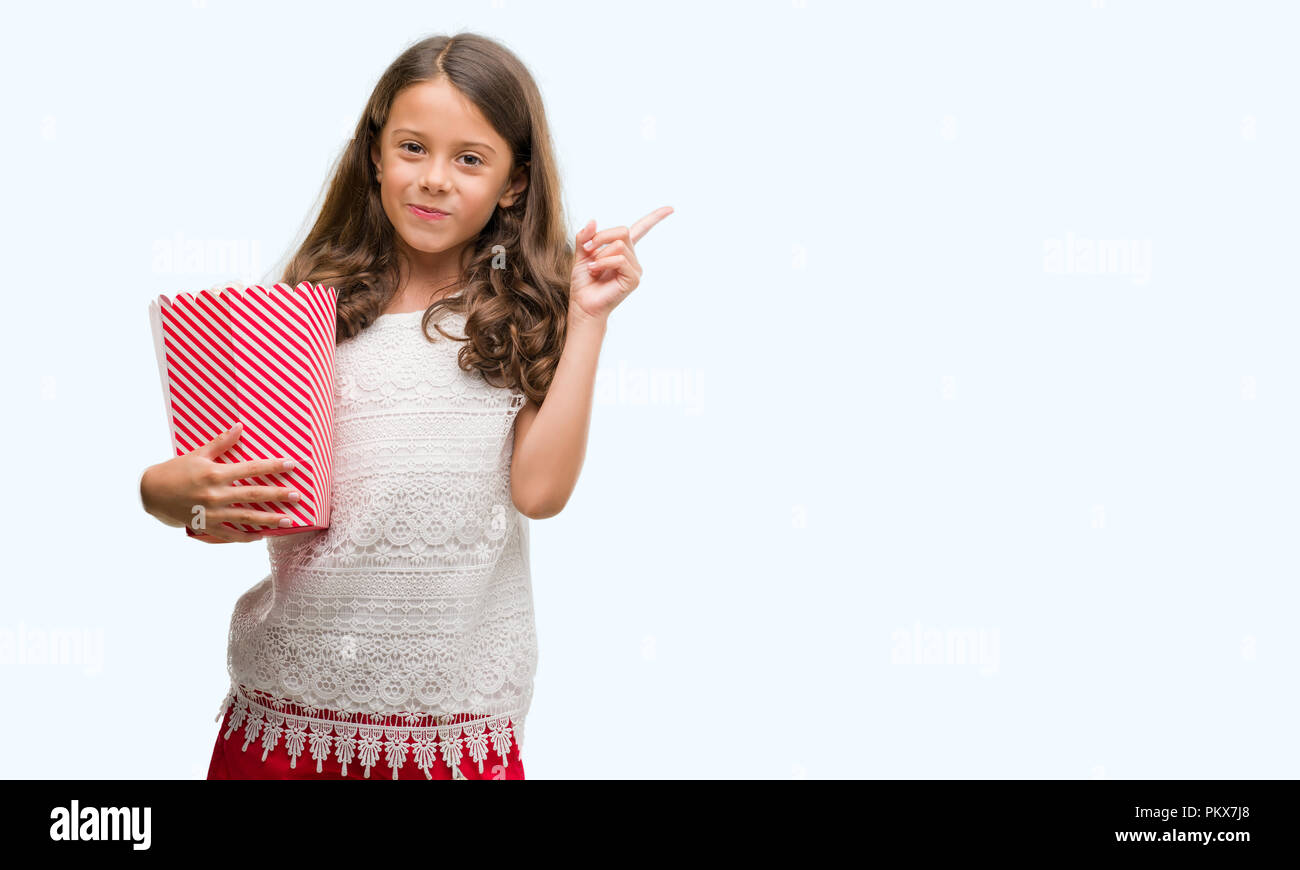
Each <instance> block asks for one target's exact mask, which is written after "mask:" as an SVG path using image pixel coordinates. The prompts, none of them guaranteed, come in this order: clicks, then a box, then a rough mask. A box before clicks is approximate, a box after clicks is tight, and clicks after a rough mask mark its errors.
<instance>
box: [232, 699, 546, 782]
mask: <svg viewBox="0 0 1300 870" xmlns="http://www.w3.org/2000/svg"><path fill="white" fill-rule="evenodd" d="M237 712H238V714H239V715H238V719H239V720H240V721H239V722H238V723H237V725H238V727H236V728H234V729H231V727H230V725H231V719H232V717H236V713H237ZM247 713H248V710H247V709H246V708H240V707H238V706H237V705H236V704H235V703H234V702H233V701H231V702H229V703H227V705H226V711H225V716H224V717H223V718H222V720H221V729H220V730H219V731H218V732H217V745H216V746H215V747H213V750H212V761H211V763H210V764H209V765H208V777H207V778H208V779H394V778H396V779H523V778H524V763H523V761H522V760H520V758H519V743H518V741H515V740H511V741H510V751H509V752H508V753H507V754H506V760H505V762H503V761H502V759H501V756H500V755H499V754H498V753H496V752H494V751H491V750H490V749H489V751H488V752H487V755H486V757H483V758H482V760H481V761H476V760H474V758H473V757H471V754H472V753H471V751H462V752H461V753H460V761H459V763H458V764H457V765H456V767H457V771H458V772H457V773H456V774H455V775H453V774H452V770H451V767H450V766H448V764H447V762H446V760H445V757H444V748H443V746H442V745H441V740H437V741H434V745H435V746H436V748H434V749H432V750H430V749H427V748H426V749H425V751H423V752H421V751H417V749H418V747H417V745H416V744H415V743H414V742H410V741H409V740H408V741H405V742H401V743H400V744H399V745H400V746H402V747H404V748H405V750H406V751H404V752H397V753H394V751H393V748H394V747H393V737H394V733H393V732H391V731H388V730H387V729H384V728H383V727H382V726H379V725H376V726H373V727H368V726H366V725H365V724H358V725H354V726H352V727H351V728H340V729H339V730H340V731H341V732H342V733H343V734H346V735H348V738H349V744H350V745H349V746H348V750H350V751H345V752H344V753H343V754H344V758H346V759H347V761H346V763H345V762H344V761H341V760H340V758H339V752H338V751H337V749H338V748H339V741H340V740H343V739H344V738H342V737H337V736H334V735H330V736H329V737H327V738H323V742H319V743H315V744H314V745H313V741H310V740H303V739H299V740H298V741H297V742H295V743H294V747H295V750H296V752H295V754H294V756H293V757H291V755H290V749H289V746H288V744H289V743H290V741H289V740H287V739H286V733H287V729H283V728H277V730H276V732H275V733H274V735H273V736H274V737H275V739H274V740H270V741H268V740H267V738H266V733H267V732H269V731H270V730H271V729H269V728H268V729H266V731H265V732H264V731H263V730H262V727H261V726H263V725H265V724H266V723H265V722H264V721H261V720H259V721H257V722H256V723H255V726H256V727H252V728H250V725H254V723H252V722H251V721H250V720H251V719H253V718H255V717H251V716H248V715H247ZM336 727H337V726H336ZM479 730H480V731H481V730H482V729H481V728H480V729H479ZM250 731H252V732H253V733H252V736H251V737H250V736H249V732H250ZM227 733H229V737H227ZM453 733H456V732H453ZM510 733H511V734H512V735H513V733H514V731H513V728H512V729H511V732H510ZM317 740H322V738H320V737H317ZM367 742H372V743H373V745H372V746H371V748H370V750H369V751H366V749H365V748H364V744H366V743H367ZM459 742H460V743H461V744H466V743H468V740H467V739H466V737H464V736H460V737H459ZM478 742H479V743H480V744H482V743H483V742H484V741H483V739H482V736H481V735H480V736H479V739H478ZM268 743H270V744H271V746H270V748H269V749H268V748H267V744H268ZM491 745H492V744H491V743H490V742H488V743H487V746H489V747H490V746H491ZM380 747H382V748H380ZM358 750H359V751H358ZM264 754H265V756H266V757H265V760H263V755H264ZM479 754H480V755H481V754H482V753H481V752H480V753H479ZM453 757H455V753H453ZM398 758H405V762H404V763H403V764H401V765H400V766H398V767H397V769H396V776H394V769H393V767H394V762H395V761H396V760H397V759H398ZM367 763H368V766H367ZM422 764H423V766H421V765H422ZM317 767H319V768H320V770H319V772H318V771H317ZM480 767H482V771H481V772H480V770H479V768H480ZM345 768H346V772H344V770H345Z"/></svg>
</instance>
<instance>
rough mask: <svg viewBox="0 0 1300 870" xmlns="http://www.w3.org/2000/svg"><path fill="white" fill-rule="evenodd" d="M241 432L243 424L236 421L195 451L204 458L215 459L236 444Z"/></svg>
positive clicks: (242, 431)
mask: <svg viewBox="0 0 1300 870" xmlns="http://www.w3.org/2000/svg"><path fill="white" fill-rule="evenodd" d="M243 434H244V424H243V423H236V424H235V425H234V426H231V427H230V428H229V429H227V430H226V431H225V432H222V433H221V434H220V435H218V436H217V437H216V438H213V439H212V440H211V441H209V442H208V443H207V444H204V445H203V446H202V447H200V448H199V449H198V450H196V451H195V452H196V453H198V454H199V455H201V456H203V457H204V458H206V459H216V458H217V457H218V456H220V455H221V454H223V453H225V452H226V451H227V450H229V449H230V448H231V447H232V446H234V444H236V443H237V442H238V441H239V438H240V436H241V435H243Z"/></svg>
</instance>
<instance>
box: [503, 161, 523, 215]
mask: <svg viewBox="0 0 1300 870" xmlns="http://www.w3.org/2000/svg"><path fill="white" fill-rule="evenodd" d="M527 189H528V164H527V163H525V164H524V165H523V166H520V167H517V168H516V169H515V171H514V172H513V173H511V176H510V189H509V190H507V191H506V192H505V193H504V194H502V196H501V199H500V201H499V202H498V205H500V206H501V207H502V208H509V207H510V206H512V205H514V204H515V200H517V199H518V198H519V196H520V194H522V193H523V192H524V191H525V190H527Z"/></svg>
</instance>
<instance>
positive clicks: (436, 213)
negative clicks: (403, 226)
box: [407, 203, 449, 221]
mask: <svg viewBox="0 0 1300 870" xmlns="http://www.w3.org/2000/svg"><path fill="white" fill-rule="evenodd" d="M407 208H408V209H410V210H411V214H413V215H415V216H416V217H419V218H424V219H425V220H427V221H436V220H442V219H443V218H445V217H447V216H448V215H449V212H445V211H443V210H442V209H440V208H432V207H429V208H426V207H424V206H422V205H415V204H414V203H411V204H409V205H407Z"/></svg>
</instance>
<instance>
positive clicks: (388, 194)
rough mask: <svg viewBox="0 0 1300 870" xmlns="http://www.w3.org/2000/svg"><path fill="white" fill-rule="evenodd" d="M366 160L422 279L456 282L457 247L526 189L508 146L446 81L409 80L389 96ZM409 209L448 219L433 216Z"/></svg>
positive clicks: (413, 267) (521, 170)
mask: <svg viewBox="0 0 1300 870" xmlns="http://www.w3.org/2000/svg"><path fill="white" fill-rule="evenodd" d="M370 159H371V160H372V162H373V163H374V164H375V172H376V174H377V176H378V178H379V194H380V199H381V200H382V201H383V205H384V212H385V213H386V214H387V215H388V219H389V220H390V221H392V224H393V228H394V229H395V230H396V231H397V239H398V246H399V247H400V248H401V251H402V253H403V254H404V255H405V256H406V259H407V261H408V263H409V265H410V267H411V278H412V280H415V281H420V282H431V281H443V280H452V279H454V278H455V277H456V276H457V275H458V274H459V271H460V255H461V252H462V251H463V250H464V249H465V248H466V246H468V245H469V244H470V243H472V242H473V240H474V239H475V238H476V237H477V236H478V233H479V231H480V230H482V229H483V227H484V226H485V225H486V224H487V222H488V220H489V219H490V218H491V217H492V213H493V212H494V211H495V210H496V208H497V207H498V206H501V207H503V208H504V207H505V206H508V205H511V204H512V203H514V202H515V201H516V199H517V198H518V197H519V195H520V194H521V193H522V192H523V190H524V188H525V187H526V186H527V176H526V173H525V170H524V168H523V167H515V166H513V161H512V157H511V152H510V146H509V145H508V144H507V143H506V141H505V140H504V139H502V138H501V136H500V135H498V134H497V132H496V131H495V130H494V129H493V128H492V125H491V124H489V123H488V122H487V119H486V118H484V117H483V114H482V113H481V112H480V111H479V110H478V108H477V107H476V106H474V104H473V103H471V102H470V101H469V100H468V99H466V98H465V97H464V96H463V95H462V94H461V93H460V92H459V91H457V90H456V89H455V88H454V87H453V86H452V85H451V83H450V82H448V81H447V80H446V79H439V80H437V81H432V82H419V83H417V84H414V85H410V86H409V87H407V88H405V89H403V90H402V91H401V92H400V93H399V94H398V95H397V97H396V98H394V100H393V105H392V108H391V110H390V111H389V114H388V122H387V123H386V124H385V125H384V129H383V130H381V131H380V135H379V139H378V141H377V142H376V143H375V144H374V145H373V146H372V148H371V151H370ZM412 206H423V207H426V208H437V209H441V210H442V211H444V212H446V216H444V217H442V218H439V219H437V220H430V219H429V218H427V217H421V216H420V214H419V213H417V212H416V211H415V210H413V209H412Z"/></svg>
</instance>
